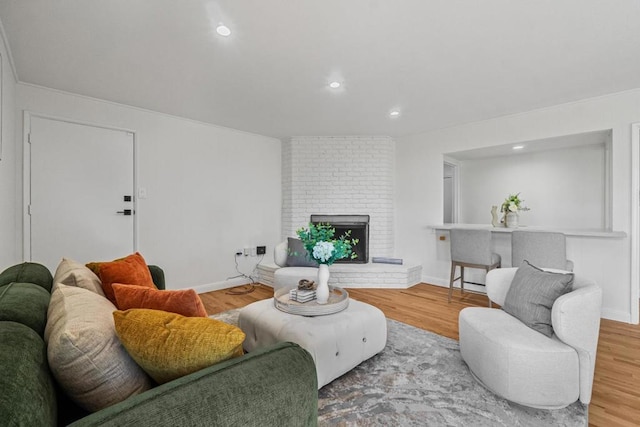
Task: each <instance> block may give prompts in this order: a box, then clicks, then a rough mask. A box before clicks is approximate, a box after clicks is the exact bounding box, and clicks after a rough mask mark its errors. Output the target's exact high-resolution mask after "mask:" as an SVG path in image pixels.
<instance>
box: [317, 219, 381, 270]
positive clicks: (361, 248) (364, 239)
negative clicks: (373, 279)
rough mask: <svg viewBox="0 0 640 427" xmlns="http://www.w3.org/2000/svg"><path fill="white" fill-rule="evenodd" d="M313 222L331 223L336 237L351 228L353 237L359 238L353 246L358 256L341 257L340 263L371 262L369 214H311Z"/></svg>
mask: <svg viewBox="0 0 640 427" xmlns="http://www.w3.org/2000/svg"><path fill="white" fill-rule="evenodd" d="M311 223H312V224H314V225H315V224H320V223H322V224H331V226H332V227H333V228H335V230H336V233H335V237H336V238H339V237H340V236H342V235H343V234H344V233H346V232H347V231H349V230H351V238H353V239H358V243H357V244H356V245H355V246H354V247H353V251H354V252H355V253H356V255H357V257H356V258H354V259H350V258H347V259H340V260H338V261H336V263H340V264H366V263H367V262H369V215H311Z"/></svg>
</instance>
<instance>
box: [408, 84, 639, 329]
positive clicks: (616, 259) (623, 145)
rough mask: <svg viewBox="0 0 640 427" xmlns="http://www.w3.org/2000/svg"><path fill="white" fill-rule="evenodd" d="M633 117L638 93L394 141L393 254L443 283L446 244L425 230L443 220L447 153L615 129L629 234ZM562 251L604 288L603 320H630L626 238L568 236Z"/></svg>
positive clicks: (619, 215) (620, 226)
mask: <svg viewBox="0 0 640 427" xmlns="http://www.w3.org/2000/svg"><path fill="white" fill-rule="evenodd" d="M638 120H640V90H633V91H627V92H622V93H619V94H612V95H608V96H603V97H599V98H593V99H587V100H584V101H581V102H575V103H570V104H563V105H558V106H554V107H551V108H545V109H540V110H536V111H531V112H527V113H522V114H517V115H512V116H506V117H500V118H496V119H493V120H487V121H482V122H476V123H470V124H467V125H463V126H456V127H451V128H445V129H440V130H436V131H433V132H428V133H423V134H419V135H413V136H408V137H404V138H399V139H397V141H396V142H397V153H396V159H397V166H396V171H397V173H396V230H397V232H396V247H397V251H401V252H403V255H404V257H405V259H409V260H411V261H414V262H418V263H421V264H422V265H423V280H424V281H426V282H430V283H436V284H441V285H444V284H445V283H447V280H448V279H447V277H448V273H449V261H448V251H447V246H448V242H439V241H437V240H436V236H435V234H434V233H433V231H432V230H431V229H429V228H428V225H430V224H440V223H442V199H443V195H442V174H443V170H442V167H443V166H442V165H443V154H444V153H450V152H455V151H462V150H469V149H474V148H481V147H489V146H493V145H499V144H507V143H513V142H519V141H531V140H537V139H543V138H549V137H554V136H561V135H571V134H577V133H581V132H590V131H596V130H598V131H599V130H602V129H612V130H613V136H612V171H613V176H612V189H613V191H612V205H613V213H612V225H613V229H614V230H616V231H623V232H626V233H627V234H629V232H630V224H631V205H630V201H631V158H630V154H631V124H632V123H633V122H637V121H638ZM487 215H489V212H488V211H487ZM445 243H446V246H445V245H444V244H445ZM567 251H568V252H570V253H572V254H575V256H574V259H573V261H574V262H575V271H576V272H577V273H578V274H584V275H586V276H588V277H591V278H593V279H594V280H596V281H597V282H598V283H599V284H600V285H601V286H602V288H603V290H604V301H603V315H604V316H605V317H607V318H611V319H616V320H621V321H629V320H630V313H631V304H637V301H633V302H632V301H631V300H630V290H631V279H630V262H631V260H630V240H629V237H626V238H620V239H600V238H584V237H583V238H579V237H572V238H569V239H568V241H567Z"/></svg>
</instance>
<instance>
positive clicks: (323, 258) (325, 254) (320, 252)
mask: <svg viewBox="0 0 640 427" xmlns="http://www.w3.org/2000/svg"><path fill="white" fill-rule="evenodd" d="M334 250H335V248H334V247H333V243H331V242H318V243H316V245H315V246H314V247H313V257H314V258H315V259H317V260H318V261H320V262H327V260H328V259H329V258H331V255H332V254H333V251H334Z"/></svg>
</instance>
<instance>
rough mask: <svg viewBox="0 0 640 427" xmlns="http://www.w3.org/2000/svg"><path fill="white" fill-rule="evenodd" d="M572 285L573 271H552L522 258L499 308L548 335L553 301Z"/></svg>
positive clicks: (551, 331) (551, 328)
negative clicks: (522, 260)
mask: <svg viewBox="0 0 640 427" xmlns="http://www.w3.org/2000/svg"><path fill="white" fill-rule="evenodd" d="M572 285H573V273H552V272H549V271H544V270H541V269H539V268H538V267H534V266H533V265H531V264H529V262H528V261H524V262H523V263H522V265H521V266H520V267H519V268H518V270H517V271H516V274H515V276H514V277H513V281H512V282H511V287H510V288H509V291H507V296H506V298H505V300H504V306H503V307H502V309H503V310H504V311H506V312H507V313H509V314H510V315H512V316H513V317H515V318H517V319H519V320H520V321H521V322H522V323H524V324H525V325H527V326H528V327H530V328H531V329H533V330H536V331H538V332H540V333H541V334H544V335H546V336H548V337H551V335H552V334H553V326H552V325H551V308H552V307H553V303H554V302H555V300H556V299H558V297H560V296H561V295H564V294H566V293H567V292H569V291H570V290H571V288H572Z"/></svg>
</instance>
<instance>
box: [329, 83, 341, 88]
mask: <svg viewBox="0 0 640 427" xmlns="http://www.w3.org/2000/svg"><path fill="white" fill-rule="evenodd" d="M340 86H342V85H341V84H340V82H331V83H329V87H330V88H331V89H338V88H339V87H340Z"/></svg>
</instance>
